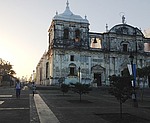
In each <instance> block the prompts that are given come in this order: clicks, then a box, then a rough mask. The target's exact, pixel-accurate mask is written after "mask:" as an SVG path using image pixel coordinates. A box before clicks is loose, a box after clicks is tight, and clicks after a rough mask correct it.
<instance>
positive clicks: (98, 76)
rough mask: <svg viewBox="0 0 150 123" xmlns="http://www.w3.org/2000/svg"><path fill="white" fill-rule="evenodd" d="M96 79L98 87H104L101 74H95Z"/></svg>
mask: <svg viewBox="0 0 150 123" xmlns="http://www.w3.org/2000/svg"><path fill="white" fill-rule="evenodd" d="M94 79H96V80H97V86H101V85H102V81H101V74H100V73H94Z"/></svg>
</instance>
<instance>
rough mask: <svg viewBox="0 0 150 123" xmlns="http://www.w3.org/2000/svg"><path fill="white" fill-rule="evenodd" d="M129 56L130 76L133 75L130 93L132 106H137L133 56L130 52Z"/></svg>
mask: <svg viewBox="0 0 150 123" xmlns="http://www.w3.org/2000/svg"><path fill="white" fill-rule="evenodd" d="M129 58H130V62H131V68H132V76H133V94H132V99H133V106H134V107H138V101H137V96H136V83H135V77H134V67H133V60H134V56H133V54H132V53H130V56H129Z"/></svg>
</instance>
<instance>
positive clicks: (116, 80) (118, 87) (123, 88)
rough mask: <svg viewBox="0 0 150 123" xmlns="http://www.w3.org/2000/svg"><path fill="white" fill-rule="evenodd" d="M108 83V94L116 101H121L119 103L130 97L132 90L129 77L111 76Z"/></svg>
mask: <svg viewBox="0 0 150 123" xmlns="http://www.w3.org/2000/svg"><path fill="white" fill-rule="evenodd" d="M110 82H111V88H110V91H109V92H110V93H111V94H112V95H114V96H115V97H116V98H117V100H119V101H121V103H124V102H125V101H126V100H127V99H129V98H130V97H131V94H132V90H133V88H132V85H131V77H120V76H111V77H110Z"/></svg>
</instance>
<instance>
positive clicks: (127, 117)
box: [94, 113, 150, 123]
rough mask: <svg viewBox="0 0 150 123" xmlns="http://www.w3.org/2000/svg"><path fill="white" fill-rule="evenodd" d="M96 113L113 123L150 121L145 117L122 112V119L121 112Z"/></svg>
mask: <svg viewBox="0 0 150 123" xmlns="http://www.w3.org/2000/svg"><path fill="white" fill-rule="evenodd" d="M94 115H97V116H99V117H100V118H103V119H104V120H106V121H109V122H111V123H149V122H150V121H149V120H147V119H144V118H140V117H137V116H134V115H131V114H128V113H123V114H122V119H121V118H120V113H107V114H97V113H94Z"/></svg>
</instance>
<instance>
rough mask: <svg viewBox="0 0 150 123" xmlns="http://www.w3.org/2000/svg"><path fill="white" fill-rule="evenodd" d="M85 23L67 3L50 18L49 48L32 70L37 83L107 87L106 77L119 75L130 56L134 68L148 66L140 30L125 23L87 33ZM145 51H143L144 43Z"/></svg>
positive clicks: (148, 40) (148, 56)
mask: <svg viewBox="0 0 150 123" xmlns="http://www.w3.org/2000/svg"><path fill="white" fill-rule="evenodd" d="M89 25H90V23H89V21H88V20H87V18H86V16H85V18H82V17H81V16H80V15H75V14H73V13H72V12H71V11H70V8H69V3H68V2H67V6H66V9H65V11H64V12H63V13H62V14H58V13H56V15H55V16H54V17H53V19H52V22H51V25H50V28H49V30H48V32H49V48H48V51H47V52H45V53H44V55H43V56H42V58H41V60H40V62H39V64H38V65H37V68H36V74H37V75H36V77H37V82H39V83H40V84H45V85H52V84H59V83H61V82H65V83H70V82H82V83H91V82H92V81H93V80H94V79H96V80H97V85H98V86H101V85H109V84H110V83H109V76H110V75H114V74H115V75H121V74H122V71H123V70H124V69H125V68H127V64H130V60H129V56H130V53H131V52H132V54H133V55H134V64H136V65H137V68H142V67H144V66H148V65H150V45H149V44H150V38H145V36H144V35H143V33H142V32H141V30H139V29H138V28H137V27H133V26H131V25H128V24H126V23H125V17H124V16H123V18H122V23H121V24H118V25H115V26H114V27H112V28H111V29H108V25H106V31H105V32H104V33H97V32H90V30H89ZM146 43H147V44H148V45H149V46H148V45H147V46H148V47H147V48H146V49H148V50H147V51H144V49H145V47H144V46H145V44H146Z"/></svg>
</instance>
